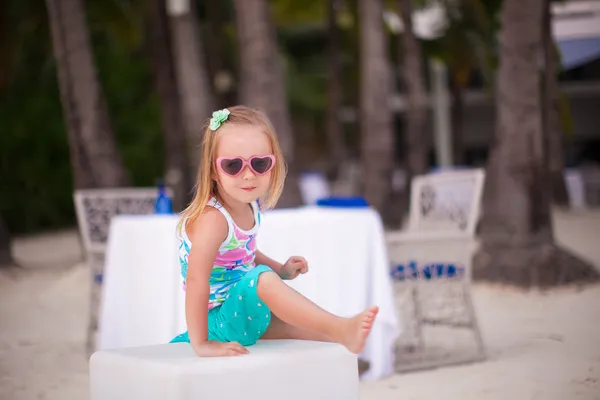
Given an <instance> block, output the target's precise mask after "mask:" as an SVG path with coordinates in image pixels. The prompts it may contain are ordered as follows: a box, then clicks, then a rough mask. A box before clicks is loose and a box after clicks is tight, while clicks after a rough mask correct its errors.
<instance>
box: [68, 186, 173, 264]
mask: <svg viewBox="0 0 600 400" xmlns="http://www.w3.org/2000/svg"><path fill="white" fill-rule="evenodd" d="M167 193H168V194H169V195H171V191H170V190H168V189H167ZM73 196H74V200H75V210H76V213H77V223H78V225H79V231H80V233H81V238H82V241H83V246H84V249H85V251H86V253H88V254H89V253H98V252H104V250H105V248H106V241H107V239H108V231H109V227H110V220H111V218H112V217H113V216H115V215H119V214H138V215H139V214H152V213H153V212H154V203H155V202H156V198H157V197H158V190H157V189H156V188H109V189H84V190H76V191H75V192H74V194H73Z"/></svg>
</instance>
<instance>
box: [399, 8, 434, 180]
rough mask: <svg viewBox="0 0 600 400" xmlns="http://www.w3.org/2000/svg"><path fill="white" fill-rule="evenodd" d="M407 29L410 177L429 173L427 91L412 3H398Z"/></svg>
mask: <svg viewBox="0 0 600 400" xmlns="http://www.w3.org/2000/svg"><path fill="white" fill-rule="evenodd" d="M398 4H399V7H400V15H401V17H402V23H403V25H404V32H403V33H402V58H403V63H402V77H403V81H404V87H405V88H406V98H407V103H408V114H407V130H406V160H407V165H408V172H409V176H415V175H420V174H424V173H426V172H427V165H428V162H427V136H426V132H425V122H426V120H427V91H426V90H425V78H424V76H423V62H422V56H421V45H420V43H419V40H418V39H417V37H416V36H415V34H414V32H413V23H412V13H413V7H412V0H399V3H398Z"/></svg>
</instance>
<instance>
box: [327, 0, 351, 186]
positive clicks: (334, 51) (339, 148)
mask: <svg viewBox="0 0 600 400" xmlns="http://www.w3.org/2000/svg"><path fill="white" fill-rule="evenodd" d="M339 7H340V0H327V31H328V52H329V60H328V65H327V67H328V70H327V116H326V118H327V128H326V129H327V138H328V141H329V154H330V155H331V159H330V164H331V166H332V168H331V172H332V173H333V174H332V175H333V177H334V178H335V177H337V174H338V172H339V168H340V165H341V164H342V163H343V162H344V161H345V160H346V158H347V152H346V145H345V143H344V136H343V134H344V132H343V127H342V122H341V120H340V117H339V111H340V109H341V107H342V101H343V88H342V76H341V73H342V69H341V60H340V56H341V54H340V53H341V38H340V29H339V27H338V26H337V12H338V8H339Z"/></svg>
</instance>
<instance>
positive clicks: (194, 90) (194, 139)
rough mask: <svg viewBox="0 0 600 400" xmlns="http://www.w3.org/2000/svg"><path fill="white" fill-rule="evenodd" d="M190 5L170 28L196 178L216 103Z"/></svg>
mask: <svg viewBox="0 0 600 400" xmlns="http://www.w3.org/2000/svg"><path fill="white" fill-rule="evenodd" d="M189 5H190V10H188V11H187V12H184V13H171V14H170V27H171V39H172V50H173V55H174V65H175V72H176V77H177V83H178V89H179V90H178V91H179V96H180V99H181V106H182V109H183V124H184V127H185V132H186V137H187V141H186V142H187V143H186V144H187V151H188V159H189V164H190V165H191V168H192V171H193V172H192V173H191V174H190V175H189V176H190V177H191V178H192V179H195V178H196V173H197V171H198V166H199V165H200V144H201V143H202V127H203V126H204V124H205V123H206V122H207V121H208V119H209V118H210V117H211V115H212V112H213V111H214V110H213V108H214V102H213V99H212V94H211V93H212V92H211V87H210V84H209V80H208V73H207V68H206V64H205V62H204V51H203V48H202V40H201V38H200V30H199V28H198V21H197V17H196V13H195V12H194V9H195V8H194V2H193V1H189ZM195 183H196V182H192V184H195Z"/></svg>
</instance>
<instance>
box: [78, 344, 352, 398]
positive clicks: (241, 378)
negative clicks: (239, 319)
mask: <svg viewBox="0 0 600 400" xmlns="http://www.w3.org/2000/svg"><path fill="white" fill-rule="evenodd" d="M248 350H249V351H250V354H246V355H242V356H237V357H213V358H202V357H198V356H197V355H196V354H195V353H194V351H193V350H192V348H191V346H190V344H189V343H169V344H161V345H154V346H144V347H128V348H121V349H115V350H102V351H98V352H96V353H94V354H93V355H92V357H91V358H90V391H91V393H90V394H91V396H90V398H91V400H134V399H140V400H190V399H194V400H205V399H206V400H208V399H211V400H214V399H219V400H230V399H231V400H233V399H236V400H271V399H273V400H275V399H277V400H281V399H285V400H336V399H340V400H358V367H357V363H358V360H357V357H356V355H354V354H352V353H350V352H349V351H348V350H346V348H344V347H343V346H340V345H338V344H333V343H322V342H311V341H300V340H261V341H259V342H258V343H257V344H255V345H254V346H250V347H248Z"/></svg>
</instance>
